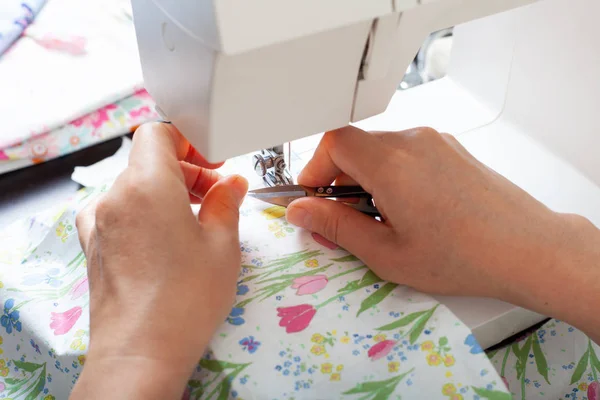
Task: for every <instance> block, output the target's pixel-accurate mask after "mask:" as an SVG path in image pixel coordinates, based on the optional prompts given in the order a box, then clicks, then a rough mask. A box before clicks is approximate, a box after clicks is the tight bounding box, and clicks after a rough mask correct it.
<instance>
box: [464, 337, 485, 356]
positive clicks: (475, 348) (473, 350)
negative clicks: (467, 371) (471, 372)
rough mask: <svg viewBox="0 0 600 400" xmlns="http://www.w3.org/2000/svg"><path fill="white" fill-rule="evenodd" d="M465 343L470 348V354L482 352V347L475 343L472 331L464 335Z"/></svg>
mask: <svg viewBox="0 0 600 400" xmlns="http://www.w3.org/2000/svg"><path fill="white" fill-rule="evenodd" d="M465 344H466V345H467V346H469V347H470V348H471V350H470V353H471V354H479V353H483V349H482V348H481V346H480V345H479V343H477V339H475V336H473V334H472V333H471V334H469V336H467V337H466V339H465Z"/></svg>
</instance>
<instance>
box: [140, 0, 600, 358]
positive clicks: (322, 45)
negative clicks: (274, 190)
mask: <svg viewBox="0 0 600 400" xmlns="http://www.w3.org/2000/svg"><path fill="white" fill-rule="evenodd" d="M132 3H133V11H134V19H135V25H136V30H137V36H138V44H139V51H140V55H141V61H142V68H143V72H144V78H145V84H146V88H147V89H148V91H149V92H150V94H151V95H152V96H153V97H154V99H155V100H156V102H157V104H158V105H159V107H160V112H161V113H162V114H163V116H164V118H165V119H168V120H170V121H172V122H173V123H174V124H175V125H176V126H177V127H178V128H179V129H180V130H181V131H182V132H183V134H184V135H185V136H186V137H187V138H188V139H189V140H190V142H191V143H192V144H193V145H194V146H195V147H196V148H197V149H198V150H199V151H200V152H201V153H202V154H203V155H205V156H206V157H207V158H208V159H209V160H210V161H220V160H224V159H227V158H230V157H232V156H237V155H241V154H245V153H249V152H251V151H256V150H259V149H264V148H270V147H273V146H276V145H279V144H281V143H285V142H290V141H292V140H295V139H299V138H302V137H305V136H308V135H312V134H315V133H318V132H322V131H325V130H329V129H334V128H338V127H341V126H344V125H347V124H348V123H356V124H357V126H359V127H361V128H363V129H369V130H400V129H405V128H409V127H414V126H423V125H425V126H432V127H434V128H436V129H438V130H439V131H445V132H450V133H453V134H455V135H456V136H457V137H458V139H459V140H460V141H461V142H462V143H463V144H464V145H465V146H466V147H467V149H468V150H469V151H471V152H472V153H473V154H474V155H475V156H476V157H478V158H479V159H480V160H482V161H483V162H485V163H486V164H488V165H489V166H490V167H492V168H494V169H495V170H497V171H498V172H500V173H502V174H503V175H505V176H506V177H508V178H509V179H511V180H512V181H513V182H515V183H516V184H518V185H520V186H521V187H523V188H524V189H526V190H527V191H529V192H530V193H531V194H532V195H534V196H535V197H537V198H538V199H540V200H541V201H543V202H545V203H546V204H547V205H548V206H550V207H551V208H553V209H555V210H560V211H569V212H576V213H579V214H582V215H585V216H586V217H588V218H589V219H591V220H592V221H593V222H594V223H595V224H596V225H600V187H599V185H600V133H599V128H598V125H597V116H598V115H600V77H599V76H598V73H599V72H600V45H598V38H596V37H595V36H597V29H596V28H595V27H596V25H597V22H598V16H600V2H598V1H597V0H540V1H535V0H254V1H250V0H245V1H240V0H178V1H176V0H133V2H132ZM452 26H455V27H456V28H455V30H454V44H453V51H452V57H451V63H450V67H449V71H448V74H447V76H446V77H444V78H443V79H440V80H437V81H435V82H432V83H428V84H425V85H422V86H418V87H416V88H413V89H410V90H406V91H397V90H396V88H397V86H398V84H399V82H400V81H401V80H402V77H403V75H404V73H405V71H406V67H407V66H408V65H409V63H410V62H411V61H412V60H413V58H414V56H415V54H416V52H417V51H418V49H419V47H420V46H421V44H422V43H423V41H424V39H425V38H426V37H427V35H428V34H429V33H431V32H434V31H438V30H440V29H443V28H447V27H452ZM386 108H387V111H386V112H385V113H383V114H381V115H378V114H380V113H381V112H383V111H385V110H386ZM370 117H372V118H370ZM367 118H368V119H367ZM523 268H527V266H523ZM440 299H441V301H442V302H443V303H445V304H446V305H448V306H449V307H450V309H452V310H453V311H454V312H455V313H456V314H457V316H458V317H459V318H461V319H462V320H463V321H464V322H465V323H466V324H467V325H469V326H470V327H471V328H472V329H473V331H474V333H475V335H476V336H477V338H478V339H479V341H480V343H481V345H482V346H484V347H487V346H489V345H492V344H495V343H497V342H499V341H501V340H502V339H504V338H506V337H508V336H510V335H512V334H514V333H516V332H518V331H520V330H522V329H524V328H526V327H528V326H530V325H532V324H534V323H536V322H538V321H540V320H541V319H542V318H543V317H542V316H540V315H537V314H534V313H531V312H529V311H525V310H522V309H519V308H517V307H514V306H512V305H508V304H504V303H500V302H497V301H492V300H487V299H477V300H474V299H461V298H440Z"/></svg>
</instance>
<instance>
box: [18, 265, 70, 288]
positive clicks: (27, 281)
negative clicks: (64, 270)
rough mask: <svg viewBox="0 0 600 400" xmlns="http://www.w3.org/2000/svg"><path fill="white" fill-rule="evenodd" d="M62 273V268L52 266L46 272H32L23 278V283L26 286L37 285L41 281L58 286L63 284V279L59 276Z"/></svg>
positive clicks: (54, 286)
mask: <svg viewBox="0 0 600 400" xmlns="http://www.w3.org/2000/svg"><path fill="white" fill-rule="evenodd" d="M59 273H60V269H58V268H51V269H50V270H48V271H47V272H46V273H44V274H31V275H27V276H25V277H24V278H23V281H22V283H23V285H25V286H35V285H39V284H40V283H45V284H46V285H50V286H51V287H53V288H57V287H59V286H60V285H62V283H63V282H62V281H61V280H60V279H58V278H57V276H58V274H59Z"/></svg>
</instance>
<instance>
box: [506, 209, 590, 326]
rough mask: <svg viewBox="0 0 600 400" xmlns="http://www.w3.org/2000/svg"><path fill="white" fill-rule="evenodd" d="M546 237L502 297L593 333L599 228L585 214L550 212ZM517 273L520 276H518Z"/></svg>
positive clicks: (535, 247) (536, 246)
mask: <svg viewBox="0 0 600 400" xmlns="http://www.w3.org/2000/svg"><path fill="white" fill-rule="evenodd" d="M554 215H555V217H556V219H555V223H554V225H553V230H552V232H551V234H550V237H552V239H551V240H547V239H546V238H545V239H542V240H541V241H540V242H539V243H537V244H536V245H535V246H533V247H534V251H533V252H532V255H533V257H532V258H531V259H530V260H529V262H527V263H526V264H525V265H522V266H520V271H519V275H516V276H513V277H509V279H510V280H511V281H512V282H517V284H516V285H515V286H514V287H513V288H511V290H510V295H509V296H508V298H505V299H504V300H506V301H509V302H511V303H514V304H516V305H519V306H522V307H525V308H527V309H530V310H533V311H536V312H538V313H541V314H543V315H546V316H549V317H553V318H558V319H561V320H564V321H566V322H569V323H570V324H573V325H575V326H576V327H577V328H579V329H581V330H583V331H585V332H586V333H588V334H590V335H592V336H596V337H597V336H598V334H599V330H600V314H598V313H597V311H595V310H597V304H599V303H600V230H598V228H596V227H595V226H594V225H593V224H592V223H591V222H589V221H588V220H587V219H585V218H583V217H581V216H578V215H572V214H558V213H556V214H554ZM521 276H523V277H525V279H519V278H520V277H521Z"/></svg>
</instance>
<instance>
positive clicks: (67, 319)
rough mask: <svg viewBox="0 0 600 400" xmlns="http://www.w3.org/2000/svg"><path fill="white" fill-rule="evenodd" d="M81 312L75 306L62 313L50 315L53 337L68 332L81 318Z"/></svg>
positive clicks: (79, 308)
mask: <svg viewBox="0 0 600 400" xmlns="http://www.w3.org/2000/svg"><path fill="white" fill-rule="evenodd" d="M82 311H83V310H82V309H81V307H79V306H77V307H73V308H71V309H70V310H67V311H65V312H62V313H54V312H53V313H51V315H52V317H51V318H50V319H51V321H52V322H50V329H54V335H55V336H58V335H64V334H65V333H67V332H69V331H70V330H71V328H73V325H75V322H77V320H78V319H79V317H80V316H81V312H82Z"/></svg>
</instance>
